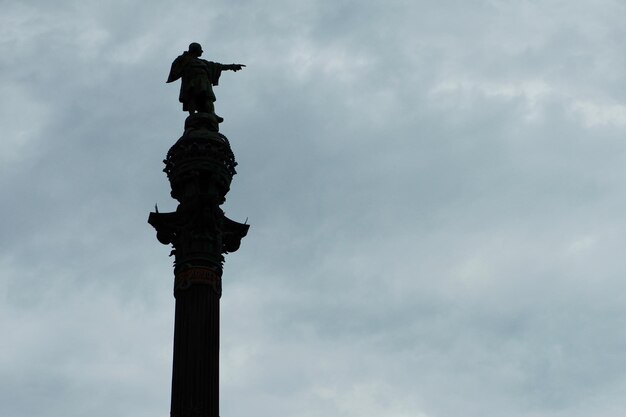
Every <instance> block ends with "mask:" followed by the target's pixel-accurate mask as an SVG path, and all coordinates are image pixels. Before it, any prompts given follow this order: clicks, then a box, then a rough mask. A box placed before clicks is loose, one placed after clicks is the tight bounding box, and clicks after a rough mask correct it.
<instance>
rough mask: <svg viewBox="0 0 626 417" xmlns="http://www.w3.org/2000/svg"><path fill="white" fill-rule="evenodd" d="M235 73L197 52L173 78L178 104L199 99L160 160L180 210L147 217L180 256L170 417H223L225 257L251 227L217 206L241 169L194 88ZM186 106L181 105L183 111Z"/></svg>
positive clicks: (177, 258) (174, 67)
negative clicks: (213, 74) (225, 72)
mask: <svg viewBox="0 0 626 417" xmlns="http://www.w3.org/2000/svg"><path fill="white" fill-rule="evenodd" d="M193 45H197V47H199V48H200V46H199V45H198V44H191V45H190V48H189V49H190V51H189V52H187V54H190V53H191V52H193V48H194V47H193ZM196 49H197V48H196ZM201 52H202V50H201V48H200V51H199V53H200V54H201ZM196 55H197V56H196ZM181 57H183V58H184V59H183V58H181ZM181 60H187V61H186V62H183V63H181V62H180V61H181ZM236 67H238V69H241V67H242V66H241V65H222V64H217V63H212V62H208V61H204V60H201V59H199V55H198V53H197V51H196V53H194V55H193V56H191V57H190V56H185V53H184V54H183V55H181V56H180V57H178V58H177V60H176V61H174V64H172V71H171V72H170V79H171V78H172V77H175V76H176V75H177V74H178V75H179V78H182V87H181V101H183V96H184V94H183V90H184V89H185V88H188V85H189V84H190V83H191V84H193V88H191V89H189V88H188V89H189V91H185V94H186V95H187V96H188V97H191V99H190V100H195V102H194V104H193V106H191V107H193V109H192V110H190V115H189V117H187V119H186V121H185V129H184V133H183V135H182V136H181V137H180V139H178V141H177V142H176V143H175V144H174V145H173V146H172V147H171V149H170V150H169V152H168V153H167V156H166V158H165V160H164V161H163V162H164V163H165V169H164V171H165V173H166V174H167V176H168V179H169V182H170V186H171V196H172V197H173V198H174V199H176V200H177V201H178V203H179V204H178V207H177V209H176V211H175V212H172V213H159V212H158V210H156V211H155V212H152V213H150V216H149V218H148V223H150V224H151V225H152V226H153V227H154V228H155V229H156V231H157V239H158V240H159V242H161V243H163V244H167V245H169V244H171V245H172V246H173V250H172V253H171V255H174V257H175V260H174V297H175V298H176V311H175V320H174V323H175V324H174V355H173V356H174V357H173V366H172V401H171V411H170V415H171V417H218V416H219V335H220V330H219V323H220V304H219V302H220V297H221V294H222V265H223V262H224V256H223V255H224V254H225V253H228V252H234V251H236V250H237V249H238V248H239V245H240V242H241V239H242V238H243V237H244V236H245V235H246V234H247V232H248V228H249V226H248V225H247V224H241V223H238V222H235V221H232V220H230V219H228V218H227V217H226V216H225V215H224V212H223V211H222V209H221V208H220V205H221V204H222V203H224V201H225V197H226V193H227V192H228V190H229V189H230V183H231V180H232V178H233V176H234V175H235V173H236V172H235V166H236V165H237V164H236V162H235V157H234V155H233V153H232V150H231V148H230V144H229V142H228V139H227V138H226V137H225V136H224V135H222V134H220V133H219V132H218V126H219V123H220V122H221V121H222V119H221V118H220V117H219V116H217V115H216V114H215V112H214V107H213V101H214V96H213V98H212V101H211V105H210V106H208V105H207V104H206V103H204V105H203V104H202V103H203V101H202V100H205V99H206V97H205V98H202V97H204V96H202V94H204V93H205V92H206V91H204V92H203V91H198V90H197V89H198V88H200V89H201V88H204V87H206V85H207V83H208V85H209V87H210V85H211V83H212V82H213V80H211V79H210V71H217V72H218V75H217V77H219V72H220V71H222V70H224V69H232V70H234V69H235V68H236ZM176 71H178V72H177V73H176ZM172 73H174V76H173V75H172ZM194 77H195V78H194ZM198 77H199V78H200V80H199V81H201V82H198V79H197V78H198ZM189 78H191V79H189ZM194 80H195V81H196V82H193V83H192V82H191V81H194ZM203 82H204V84H203ZM213 84H216V83H213ZM186 85H187V86H186ZM203 85H204V87H203ZM211 93H212V91H211ZM199 97H200V98H199ZM188 105H189V103H187V102H185V101H183V108H185V107H186V106H188ZM185 109H186V108H185Z"/></svg>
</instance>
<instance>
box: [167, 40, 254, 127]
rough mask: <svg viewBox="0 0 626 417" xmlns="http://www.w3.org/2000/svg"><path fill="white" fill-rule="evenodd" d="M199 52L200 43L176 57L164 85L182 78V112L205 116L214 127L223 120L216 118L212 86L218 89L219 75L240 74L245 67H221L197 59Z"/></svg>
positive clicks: (200, 50) (192, 45)
mask: <svg viewBox="0 0 626 417" xmlns="http://www.w3.org/2000/svg"><path fill="white" fill-rule="evenodd" d="M202 52H203V51H202V46H200V44H199V43H195V42H194V43H191V44H190V45H189V50H188V51H186V52H183V54H182V55H179V56H178V58H176V59H175V60H174V62H173V63H172V68H171V69H170V75H169V77H168V78H167V82H168V83H171V82H173V81H176V80H178V79H179V78H181V85H180V96H179V97H178V100H179V101H180V102H181V103H183V111H188V112H189V115H190V116H192V115H194V114H195V113H208V114H209V115H210V116H211V117H214V118H215V119H216V122H217V123H221V122H223V121H224V119H223V118H221V117H219V116H218V115H216V114H215V105H214V104H213V103H214V102H215V94H214V93H213V86H214V85H218V82H219V79H220V75H221V74H222V71H239V70H240V69H242V68H243V67H245V65H242V64H230V65H224V64H220V63H219V62H211V61H207V60H204V59H200V56H202Z"/></svg>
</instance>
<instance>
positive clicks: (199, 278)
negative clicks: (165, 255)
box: [174, 266, 222, 297]
mask: <svg viewBox="0 0 626 417" xmlns="http://www.w3.org/2000/svg"><path fill="white" fill-rule="evenodd" d="M194 284H197V285H209V286H210V287H211V288H212V289H213V292H214V293H215V294H216V295H217V296H218V297H221V296H222V277H221V275H220V274H218V273H217V272H216V271H214V270H212V269H209V268H202V267H193V266H191V267H189V268H187V269H185V270H183V271H180V272H178V273H177V274H176V276H175V277H174V295H176V293H177V292H178V291H182V290H186V289H188V288H189V287H191V286H192V285H194Z"/></svg>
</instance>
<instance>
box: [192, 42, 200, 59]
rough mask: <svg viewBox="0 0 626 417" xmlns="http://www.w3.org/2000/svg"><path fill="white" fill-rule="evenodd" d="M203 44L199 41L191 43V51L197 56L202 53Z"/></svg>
mask: <svg viewBox="0 0 626 417" xmlns="http://www.w3.org/2000/svg"><path fill="white" fill-rule="evenodd" d="M202 52H203V51H202V46H200V44H199V43H196V42H192V43H190V44H189V53H190V54H192V55H195V56H200V55H202Z"/></svg>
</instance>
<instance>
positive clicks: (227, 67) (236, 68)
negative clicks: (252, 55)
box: [222, 64, 245, 72]
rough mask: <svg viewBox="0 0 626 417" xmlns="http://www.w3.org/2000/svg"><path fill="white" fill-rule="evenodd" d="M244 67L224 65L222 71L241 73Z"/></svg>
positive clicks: (241, 65) (240, 65)
mask: <svg viewBox="0 0 626 417" xmlns="http://www.w3.org/2000/svg"><path fill="white" fill-rule="evenodd" d="M243 67H245V65H243V64H230V65H223V64H222V69H224V70H228V71H235V72H237V71H239V70H240V69H242V68H243Z"/></svg>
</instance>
